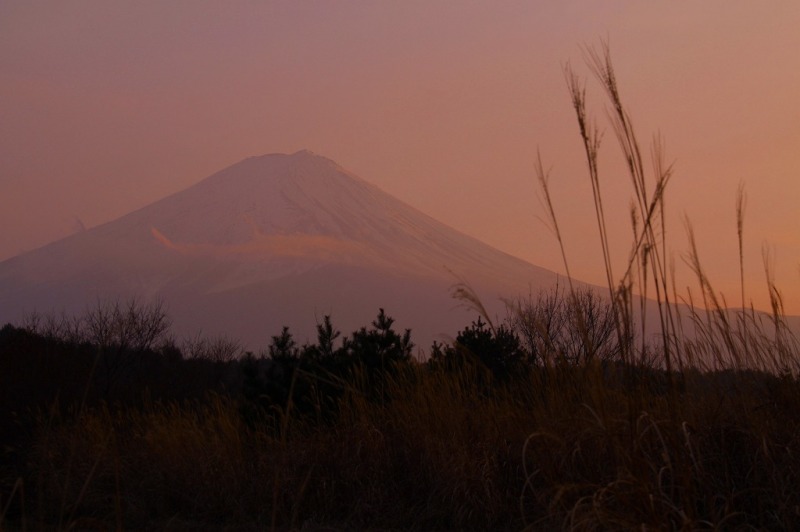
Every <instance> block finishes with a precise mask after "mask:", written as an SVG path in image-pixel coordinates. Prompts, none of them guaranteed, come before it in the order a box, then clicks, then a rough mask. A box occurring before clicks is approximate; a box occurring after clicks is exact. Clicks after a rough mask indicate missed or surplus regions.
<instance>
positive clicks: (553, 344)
mask: <svg viewBox="0 0 800 532" xmlns="http://www.w3.org/2000/svg"><path fill="white" fill-rule="evenodd" d="M508 306H509V316H508V318H507V321H508V324H509V326H510V327H511V329H512V330H513V331H514V332H515V333H516V334H517V335H518V336H519V338H520V340H521V341H522V343H523V346H524V348H525V349H526V350H527V351H528V353H530V356H531V359H532V360H534V361H535V362H536V363H544V364H550V363H553V362H568V363H571V364H583V363H588V362H591V361H594V360H603V361H610V360H612V359H616V358H617V357H618V356H619V355H620V353H621V348H620V345H619V342H618V338H617V335H616V324H615V320H614V307H613V306H612V305H611V303H609V302H608V301H607V300H604V299H603V298H602V297H601V296H600V295H598V294H597V293H596V292H594V291H592V290H591V289H589V288H578V289H574V291H573V293H572V295H570V294H567V293H565V292H564V291H563V290H561V289H560V288H559V286H556V287H555V288H553V289H552V290H549V291H545V292H540V293H539V294H538V295H537V296H536V297H535V298H534V297H533V296H528V297H527V298H518V299H517V300H515V301H509V302H508Z"/></svg>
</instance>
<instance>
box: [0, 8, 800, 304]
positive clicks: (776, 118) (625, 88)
mask: <svg viewBox="0 0 800 532" xmlns="http://www.w3.org/2000/svg"><path fill="white" fill-rule="evenodd" d="M798 28H800V2H797V1H796V0H791V1H783V2H778V1H776V2H769V3H755V2H740V1H730V0H725V1H722V0H714V1H709V0H706V1H703V2H691V3H689V2H684V3H680V4H675V3H667V2H664V3H660V4H658V5H656V3H654V2H641V1H622V0H615V1H613V2H611V1H609V2H596V1H588V0H586V1H581V2H577V1H565V0H554V1H540V2H488V1H487V2H470V1H464V2H455V1H451V2H431V1H419V2H417V1H408V0H404V1H402V2H374V1H363V2H355V1H318V2H245V1H228V2H217V1H188V0H187V1H180V2H178V1H174V2H166V1H161V0H159V1H137V2H109V1H108V0H96V1H75V2H61V1H25V2H22V1H8V2H2V3H0V228H2V229H0V259H3V258H7V257H10V256H12V255H15V254H17V253H19V252H21V251H24V250H30V249H33V248H35V247H38V246H40V245H43V244H45V243H47V242H49V241H51V240H54V239H57V238H60V237H63V236H65V235H67V234H69V233H71V232H72V231H75V230H76V229H77V228H79V227H80V225H81V224H84V225H85V226H86V227H91V226H94V225H97V224H100V223H103V222H105V221H109V220H111V219H113V218H116V217H118V216H120V215H123V214H125V213H127V212H128V211H130V210H133V209H136V208H139V207H142V206H144V205H146V204H148V203H150V202H152V201H154V200H157V199H159V198H161V197H163V196H164V195H166V194H169V193H172V192H176V191H178V190H181V189H183V188H185V187H187V186H189V185H191V184H193V183H195V182H197V181H199V180H200V179H202V178H204V177H206V176H208V175H209V174H211V173H213V172H215V171H217V170H219V169H221V168H223V167H225V166H228V165H230V164H232V163H235V162H237V161H239V160H240V159H242V158H244V157H247V156H250V155H260V154H265V153H273V152H294V151H297V150H299V149H303V148H308V149H310V150H312V151H314V152H316V153H319V154H321V155H325V156H327V157H330V158H332V159H334V160H335V161H337V162H338V163H339V164H341V165H342V166H344V167H346V168H348V169H350V170H351V171H353V172H355V173H356V174H358V175H360V176H361V177H363V178H365V179H367V180H368V181H371V182H373V183H374V184H376V185H378V186H380V187H381V188H383V189H384V190H386V191H387V192H390V193H392V194H394V195H396V196H398V197H399V198H401V199H403V200H405V201H407V202H408V203H410V204H412V205H414V206H415V207H418V208H419V209H421V210H423V211H425V212H426V213H428V214H431V215H432V216H434V217H436V218H438V219H440V220H441V221H443V222H445V223H448V224H450V225H452V226H453V227H455V228H457V229H460V230H462V231H464V232H466V233H469V234H471V235H473V236H476V237H478V238H480V239H481V240H484V241H485V242H487V243H489V244H492V245H494V246H496V247H498V248H500V249H502V250H504V251H507V252H509V253H512V254H514V255H517V256H519V257H522V258H525V259H527V260H529V261H531V262H534V263H536V264H539V265H541V266H544V267H547V268H551V269H554V270H559V271H560V270H562V267H561V261H560V258H559V256H558V254H557V247H556V244H555V242H554V240H553V237H552V235H551V234H550V233H549V232H548V231H547V229H546V227H545V226H544V225H543V224H542V223H541V222H540V221H538V219H537V217H539V216H542V215H543V212H542V209H541V207H540V204H539V202H538V200H537V192H536V187H535V178H534V175H535V174H534V172H533V167H534V162H535V154H536V150H537V148H538V149H540V150H541V153H542V157H543V159H544V162H545V165H546V166H548V167H550V168H552V184H553V196H554V201H555V203H556V207H557V209H558V211H559V215H560V223H561V224H562V230H563V232H564V235H565V238H566V241H567V242H566V244H567V253H568V256H569V259H570V263H571V265H570V267H571V269H572V272H573V274H575V275H576V276H577V277H579V278H582V279H585V280H588V281H593V282H598V283H599V282H602V281H603V280H604V277H603V273H602V270H601V269H600V268H601V265H602V259H601V255H600V251H599V245H598V239H597V229H596V225H595V221H594V215H593V214H592V211H590V210H589V209H590V205H591V204H590V194H591V192H590V187H589V182H588V179H587V177H586V172H585V170H584V160H583V154H582V151H581V146H580V143H579V137H578V134H577V129H576V124H575V119H574V116H573V115H572V111H571V106H570V101H569V95H568V93H567V90H566V87H565V82H564V77H563V74H562V67H563V64H564V63H565V62H566V61H571V62H572V64H573V65H574V66H575V67H576V69H577V70H578V71H579V72H581V73H583V74H585V75H586V76H589V73H588V70H587V69H586V68H585V67H584V65H583V62H582V54H581V45H583V44H589V45H592V44H596V43H598V42H599V41H600V39H604V38H607V39H608V40H609V41H610V45H611V50H612V55H613V58H614V62H615V65H616V69H617V76H618V79H619V83H620V86H621V90H622V95H623V98H624V99H625V101H626V102H627V104H628V107H629V111H630V113H631V115H632V117H633V119H634V123H635V126H636V130H637V132H638V133H639V135H640V137H641V140H642V142H643V144H644V145H645V146H648V145H649V143H650V140H651V138H652V136H653V134H654V133H657V132H660V133H661V135H662V137H663V138H664V139H665V142H666V148H667V157H668V159H669V160H671V161H674V162H675V170H676V174H675V177H674V179H673V181H672V183H671V188H670V189H669V190H668V193H667V206H668V211H669V213H668V222H669V225H668V231H669V234H670V239H671V247H672V250H673V253H674V258H675V262H676V265H677V268H678V269H679V270H681V269H685V268H684V267H683V262H682V259H681V257H682V255H683V254H684V253H685V250H686V239H685V237H684V233H685V232H684V228H683V218H684V216H686V217H688V218H689V219H691V220H692V222H693V223H694V226H695V231H696V234H697V238H698V243H699V247H700V253H701V258H702V259H703V260H704V262H705V263H706V265H707V268H708V271H709V274H710V276H711V279H712V281H714V282H715V284H716V285H717V287H718V288H720V289H722V290H724V291H725V292H726V294H727V295H728V297H729V301H731V302H733V303H738V299H739V298H738V294H739V289H738V276H739V273H738V268H737V251H736V225H735V214H734V203H735V197H736V189H737V186H738V184H739V183H740V182H744V183H745V186H746V190H747V194H748V206H747V219H746V226H745V239H746V242H745V246H746V253H747V256H746V265H745V267H746V271H747V272H748V274H749V275H748V277H749V279H748V294H749V296H750V297H752V298H753V299H755V300H756V302H757V303H759V304H763V302H764V297H765V290H764V283H763V279H764V270H763V266H762V259H761V255H762V247H763V246H764V245H765V243H767V245H768V246H769V247H770V249H771V250H772V253H773V254H774V257H775V273H776V277H777V281H778V284H779V285H780V287H781V288H782V290H783V292H784V297H785V300H786V301H785V302H786V306H787V310H789V311H791V312H793V313H800V270H799V268H800V209H799V208H798V205H800V31H798ZM589 81H590V82H591V81H592V80H591V79H590V80H589ZM590 86H591V85H590ZM590 103H591V104H592V105H593V109H594V114H595V115H596V116H597V118H598V120H602V119H603V118H604V116H605V110H604V107H603V105H604V102H603V100H602V98H601V94H600V93H599V92H597V91H590ZM601 123H602V122H601ZM604 150H605V153H606V155H604V156H603V158H602V160H601V172H602V173H603V177H604V179H605V189H604V201H605V202H606V206H607V212H609V213H610V217H611V218H612V219H611V221H610V223H611V226H612V229H613V231H612V237H613V238H612V247H613V249H614V250H615V252H616V253H617V254H618V261H621V260H623V259H624V258H625V256H626V254H627V251H628V249H629V247H630V236H629V235H630V224H629V221H628V205H629V202H630V200H631V188H630V185H629V182H628V178H627V177H626V175H625V174H624V173H623V172H622V171H621V168H620V166H619V162H620V161H619V158H618V150H617V147H616V141H615V139H614V137H613V134H612V132H611V130H610V129H607V134H606V136H605V142H604ZM689 281H690V280H689V278H688V277H687V276H682V277H681V278H680V283H681V285H685V284H687V283H689Z"/></svg>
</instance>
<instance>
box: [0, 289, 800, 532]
mask: <svg viewBox="0 0 800 532" xmlns="http://www.w3.org/2000/svg"><path fill="white" fill-rule="evenodd" d="M580 301H583V303H584V305H583V306H582V307H581V308H582V309H583V310H584V311H585V310H586V309H587V308H589V307H591V308H592V309H593V311H592V312H595V313H597V314H598V315H600V316H605V320H604V319H600V320H596V321H595V322H593V323H594V325H593V330H592V334H594V336H593V337H597V338H600V339H603V340H602V341H599V342H597V343H593V344H591V346H592V349H587V347H588V344H582V343H581V342H577V343H575V342H576V340H575V339H574V338H573V339H569V338H568V337H567V336H565V333H566V332H567V331H569V330H571V328H572V329H574V327H575V322H574V320H576V319H578V318H576V317H575V316H577V314H573V313H569V312H566V310H567V309H569V308H570V304H569V299H567V298H566V297H565V296H559V295H558V294H557V293H555V292H552V293H549V294H546V295H545V296H543V297H540V298H539V299H538V300H536V301H528V302H527V306H524V307H519V308H525V309H527V311H528V315H530V316H533V315H536V313H541V312H544V311H547V312H546V315H548V316H550V317H551V318H553V319H552V320H551V324H550V325H551V327H552V329H551V331H550V332H547V331H546V330H545V329H543V328H541V326H533V327H532V328H526V326H525V321H524V320H522V319H521V318H520V317H521V316H524V315H525V314H524V313H519V312H518V313H516V314H515V315H514V316H515V317H516V318H515V319H513V320H512V319H510V320H507V321H506V322H505V323H504V324H503V325H501V326H497V327H495V326H493V325H489V324H487V323H485V322H484V321H482V320H481V319H480V318H479V319H478V320H476V322H474V323H472V324H471V325H470V326H469V327H467V328H465V329H464V330H463V331H461V332H460V333H459V335H458V338H457V340H456V342H455V343H454V344H453V345H451V346H441V345H438V344H437V345H434V346H433V349H432V351H433V356H431V357H430V358H429V359H428V360H427V361H425V362H420V361H417V360H416V359H415V358H414V357H412V356H411V355H412V349H413V345H412V343H411V340H410V335H409V333H408V332H407V331H406V332H405V333H398V332H395V330H394V324H393V322H392V319H391V318H389V317H388V316H387V315H386V314H384V313H383V311H381V312H380V313H379V315H378V317H377V318H376V320H375V321H374V322H373V323H372V324H371V325H370V326H369V327H365V328H363V329H361V330H359V331H356V332H354V333H353V334H351V335H350V336H347V337H345V338H341V336H340V334H339V333H338V331H336V329H335V328H334V327H333V325H332V324H331V321H330V320H329V319H328V318H326V319H325V320H324V321H323V323H321V324H319V326H318V339H317V341H316V342H314V343H312V344H308V345H304V346H298V345H296V344H295V342H294V339H293V338H292V336H291V334H290V333H289V331H287V330H284V331H283V332H282V333H281V334H279V335H277V336H275V337H273V339H272V343H271V345H270V346H269V348H268V350H267V351H266V352H264V353H261V354H259V355H253V354H252V353H246V354H244V355H241V353H239V350H238V347H237V346H236V344H235V343H233V342H230V341H226V340H217V341H201V340H195V341H193V342H187V343H185V344H184V345H182V346H176V345H175V344H174V342H170V341H168V340H166V338H167V336H166V332H167V328H166V325H167V324H168V322H167V320H166V316H165V315H164V314H163V312H162V311H161V309H160V308H159V307H158V306H152V305H139V304H136V303H131V304H129V305H127V306H119V305H107V306H103V307H100V308H98V309H96V310H94V311H92V312H90V313H89V314H87V316H84V317H83V318H80V319H73V320H63V319H62V320H60V321H59V320H52V319H50V320H44V321H43V320H39V321H37V320H31V323H28V324H27V325H26V326H24V327H15V326H12V325H6V326H5V327H4V328H2V330H0V390H2V394H3V396H2V401H3V408H2V410H0V435H2V441H1V442H0V444H1V445H2V449H3V451H2V460H0V468H1V469H0V472H1V475H0V478H1V479H2V480H1V482H2V483H1V484H0V497H2V498H0V509H2V512H3V513H2V521H0V526H2V528H3V529H5V528H8V529H18V528H19V529H26V528H30V529H39V528H40V527H44V528H53V527H55V528H76V529H84V528H101V529H102V528H107V529H110V528H143V527H155V528H165V529H176V530H190V529H197V528H202V529H209V528H211V529H214V528H234V529H242V528H244V529H254V530H255V529H268V528H272V529H274V528H277V529H295V528H297V529H306V530H315V529H323V528H324V529H364V528H372V529H417V530H431V529H476V530H485V529H522V528H525V527H529V528H530V529H535V530H551V529H562V528H569V529H572V528H575V529H588V528H597V527H600V528H633V527H641V526H646V527H648V528H651V527H652V528H690V529H695V528H726V529H727V528H747V527H753V528H757V529H761V528H769V529H796V528H797V527H799V526H800V512H798V508H800V490H797V488H796V487H797V486H798V485H800V438H799V437H800V382H798V380H797V378H796V377H795V376H794V375H793V374H792V373H791V372H784V374H782V375H776V374H774V373H771V372H766V371H758V370H754V369H739V370H732V369H728V370H716V371H700V370H699V369H696V368H693V369H690V368H684V369H683V370H681V371H673V372H670V373H668V372H666V371H665V370H663V369H661V368H658V367H656V366H655V365H653V364H652V363H647V364H646V363H644V362H643V361H644V360H645V359H644V358H642V359H640V360H639V361H628V362H626V361H624V360H622V358H621V351H620V346H619V345H617V344H616V338H615V337H614V335H613V334H605V333H603V331H604V330H605V329H604V327H608V326H609V325H610V322H609V321H608V320H609V319H610V317H611V315H610V313H609V310H610V308H611V307H610V305H608V304H603V303H602V302H601V301H600V300H599V299H598V298H596V297H593V296H592V295H591V293H590V292H584V293H583V297H582V298H581V299H580ZM587 302H588V303H589V306H588V307H587ZM559 308H560V309H561V310H559ZM559 312H560V314H559ZM558 319H563V320H566V321H565V323H563V324H562V325H563V326H564V328H563V329H558V328H556V322H557V321H558ZM148 323H149V324H150V325H151V326H150V327H147V326H145V325H146V324H148ZM531 323H532V322H531ZM539 323H540V322H539ZM153 324H156V325H157V326H152V325H153ZM559 331H561V332H559ZM605 332H606V333H607V332H609V331H608V330H605ZM611 332H613V330H611ZM101 333H102V334H101ZM526 338H527V339H526ZM568 340H569V341H568ZM760 341H761V342H766V340H765V339H764V338H762V339H761V340H760ZM559 342H561V343H559ZM754 343H755V342H754ZM648 360H649V359H648Z"/></svg>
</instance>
